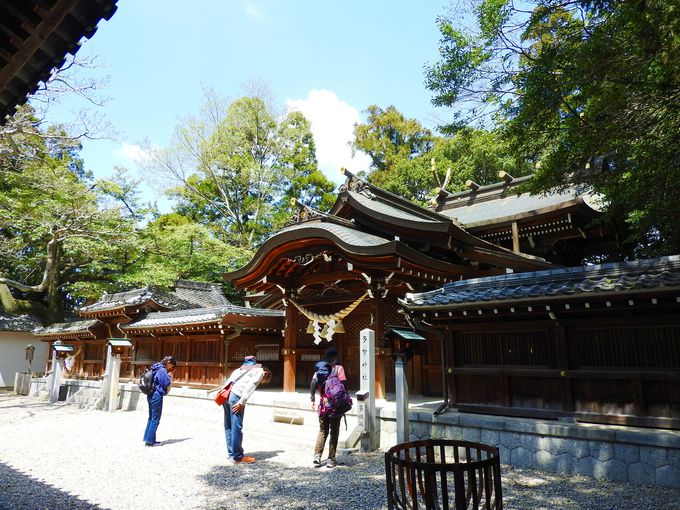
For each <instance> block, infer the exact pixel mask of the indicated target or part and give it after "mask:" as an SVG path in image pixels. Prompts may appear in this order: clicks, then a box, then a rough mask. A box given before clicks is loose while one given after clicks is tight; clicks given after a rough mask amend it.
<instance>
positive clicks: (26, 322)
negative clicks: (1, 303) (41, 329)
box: [0, 308, 40, 331]
mask: <svg viewBox="0 0 680 510" xmlns="http://www.w3.org/2000/svg"><path fill="white" fill-rule="evenodd" d="M37 326H40V321H39V320H38V319H36V318H35V317H32V316H31V315H28V314H25V313H24V314H13V313H7V312H5V311H3V310H2V308H0V331H32V330H33V329H35V328H36V327H37Z"/></svg>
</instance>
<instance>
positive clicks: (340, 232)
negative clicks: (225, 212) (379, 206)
mask: <svg viewBox="0 0 680 510" xmlns="http://www.w3.org/2000/svg"><path fill="white" fill-rule="evenodd" d="M306 229H309V230H310V232H309V235H310V237H312V236H313V232H312V230H323V231H326V232H328V233H330V234H332V235H333V236H335V237H337V238H338V240H340V241H342V242H344V243H346V244H348V245H352V246H381V245H383V244H388V243H390V242H391V241H390V240H389V239H385V238H383V237H378V236H375V235H373V234H367V233H366V232H362V231H361V230H358V229H356V228H352V227H347V226H344V225H339V224H337V223H331V222H325V221H320V220H311V221H307V222H303V223H296V224H294V225H289V226H287V227H285V228H283V229H281V230H279V231H278V232H277V233H276V234H274V236H272V237H278V236H281V235H282V234H285V233H286V232H291V231H294V230H306Z"/></svg>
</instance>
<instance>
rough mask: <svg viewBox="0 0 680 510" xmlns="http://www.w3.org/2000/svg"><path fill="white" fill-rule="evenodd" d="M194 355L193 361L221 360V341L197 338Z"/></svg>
mask: <svg viewBox="0 0 680 510" xmlns="http://www.w3.org/2000/svg"><path fill="white" fill-rule="evenodd" d="M193 349H194V355H193V357H192V360H191V361H203V362H205V361H214V362H219V360H220V342H219V340H218V339H214V340H197V341H195V342H194V347H193Z"/></svg>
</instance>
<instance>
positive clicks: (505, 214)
mask: <svg viewBox="0 0 680 510" xmlns="http://www.w3.org/2000/svg"><path fill="white" fill-rule="evenodd" d="M531 177H532V176H530V175H529V176H526V177H520V178H517V179H513V180H512V181H509V182H505V181H504V182H501V183H497V184H492V185H490V186H483V187H480V188H479V189H477V190H468V191H464V192H461V193H455V194H449V193H446V192H444V193H443V194H440V198H439V201H438V205H437V206H436V208H435V210H436V211H438V212H440V213H441V214H442V215H444V216H446V217H448V218H451V219H453V220H455V221H456V222H458V223H459V224H460V225H462V226H463V227H465V228H467V229H475V230H477V229H479V228H481V227H485V226H492V225H498V224H503V223H510V222H512V221H519V220H523V219H534V218H536V216H541V215H543V216H549V215H550V214H551V213H555V212H558V211H566V212H569V211H576V210H578V211H580V212H581V213H583V214H587V215H590V216H594V215H596V214H597V213H599V212H600V211H601V210H602V202H601V200H602V198H601V197H600V196H599V195H596V194H594V193H592V192H591V191H590V189H589V188H586V187H583V186H569V187H567V188H564V189H555V190H552V191H549V192H546V193H544V194H537V195H532V194H529V193H521V194H518V193H517V192H516V188H517V187H518V186H520V185H522V184H526V182H527V181H528V180H530V179H531Z"/></svg>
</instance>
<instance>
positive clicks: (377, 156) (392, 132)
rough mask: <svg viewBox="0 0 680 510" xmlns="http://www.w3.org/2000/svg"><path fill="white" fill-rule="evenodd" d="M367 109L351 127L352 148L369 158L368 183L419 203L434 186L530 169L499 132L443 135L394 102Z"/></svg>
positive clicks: (454, 186) (460, 185)
mask: <svg viewBox="0 0 680 510" xmlns="http://www.w3.org/2000/svg"><path fill="white" fill-rule="evenodd" d="M366 113H367V114H368V117H367V122H366V123H365V124H357V125H356V126H355V128H354V134H355V139H354V142H353V145H352V146H353V149H354V150H355V151H356V150H361V151H363V152H365V153H367V154H368V155H369V156H370V157H371V160H372V161H373V170H372V172H371V173H369V175H368V179H369V181H370V182H372V183H374V184H375V185H377V186H380V187H381V188H383V189H385V190H387V191H390V192H392V193H394V194H396V195H399V196H402V197H405V198H407V199H409V200H412V201H414V202H417V203H420V204H422V205H424V204H426V203H427V202H428V201H429V200H430V199H431V198H432V196H433V195H434V194H435V191H434V190H435V188H437V187H442V186H444V185H445V187H446V189H447V190H448V191H451V192H456V191H462V190H463V189H465V182H466V181H467V180H473V181H475V182H477V183H478V184H481V185H485V184H492V183H494V182H498V172H499V171H501V170H504V171H506V172H508V173H509V174H511V175H514V176H516V177H519V176H521V175H526V174H527V173H528V172H529V171H530V170H531V168H530V166H529V165H528V163H526V162H521V161H519V162H518V161H517V160H516V159H515V158H513V157H511V156H509V148H508V144H507V143H505V142H504V141H503V140H501V139H500V138H499V136H498V133H497V132H490V131H486V130H483V129H474V128H465V129H459V130H457V131H455V132H454V133H452V134H451V135H449V136H444V137H441V136H435V135H433V134H432V133H431V132H430V131H429V130H427V129H426V128H424V127H423V126H421V125H420V123H419V122H418V121H416V120H413V119H406V117H404V115H403V114H401V113H400V112H399V111H397V109H396V108H395V107H394V106H390V107H388V108H387V109H385V110H383V109H382V108H380V107H378V106H371V107H369V108H368V109H367V110H366ZM433 162H434V164H433ZM445 175H448V180H446V182H445V179H446V177H445Z"/></svg>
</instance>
